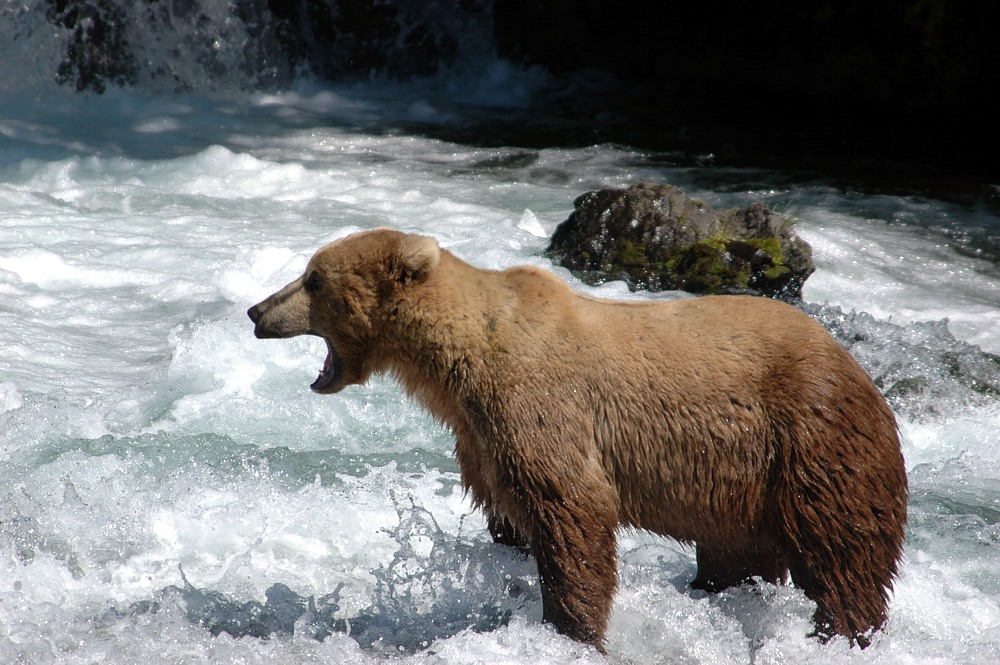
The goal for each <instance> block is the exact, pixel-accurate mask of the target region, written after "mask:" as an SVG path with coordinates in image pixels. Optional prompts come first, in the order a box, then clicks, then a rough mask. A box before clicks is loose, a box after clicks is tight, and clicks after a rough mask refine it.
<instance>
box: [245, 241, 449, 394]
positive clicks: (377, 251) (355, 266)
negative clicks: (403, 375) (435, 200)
mask: <svg viewBox="0 0 1000 665" xmlns="http://www.w3.org/2000/svg"><path fill="white" fill-rule="evenodd" d="M440 259H441V250H440V248H439V247H438V244H437V241H436V240H434V239H433V238H428V237H426V236H419V235H412V234H407V233H402V232H400V231H396V230H393V229H374V230H371V231H365V232H362V233H356V234H354V235H350V236H347V237H346V238H341V239H340V240H337V241H334V242H332V243H330V244H329V245H326V246H324V247H322V248H320V249H319V250H318V251H317V252H316V253H315V254H314V255H313V257H312V259H310V260H309V265H308V266H306V270H305V272H304V273H303V274H302V276H301V277H299V278H298V279H296V280H295V281H294V282H292V283H290V284H288V285H287V286H285V287H284V288H283V289H281V290H280V291H278V292H276V293H274V294H273V295H271V296H270V297H268V298H267V299H265V300H263V301H261V302H259V303H257V304H256V305H254V306H253V307H251V308H250V309H249V310H247V316H249V317H250V320H251V321H253V323H254V334H255V335H256V336H257V337H258V338H260V339H264V338H278V337H294V336H296V335H316V336H318V337H322V338H323V339H324V340H326V347H327V356H326V362H325V363H324V364H323V369H322V371H320V373H319V377H318V378H317V379H316V381H315V382H313V384H312V386H311V388H312V389H313V390H314V391H315V392H318V393H335V392H338V391H340V390H342V389H343V388H344V387H345V386H348V385H351V384H355V383H364V382H365V381H366V380H367V379H368V377H369V376H370V375H371V374H372V372H373V371H380V370H382V369H384V368H382V367H381V366H380V363H381V362H383V360H384V359H382V358H380V357H378V356H379V350H378V342H379V340H380V332H381V331H384V330H385V326H386V324H387V322H388V320H389V319H390V318H391V317H392V316H393V314H394V310H395V308H396V307H397V304H398V303H399V302H400V300H401V299H402V298H403V297H404V293H405V291H406V290H407V289H409V288H412V287H413V286H414V285H415V284H419V283H421V282H423V281H424V280H425V279H426V278H427V276H428V275H429V274H430V273H431V272H432V271H433V270H434V269H435V268H436V267H437V265H438V263H439V262H440Z"/></svg>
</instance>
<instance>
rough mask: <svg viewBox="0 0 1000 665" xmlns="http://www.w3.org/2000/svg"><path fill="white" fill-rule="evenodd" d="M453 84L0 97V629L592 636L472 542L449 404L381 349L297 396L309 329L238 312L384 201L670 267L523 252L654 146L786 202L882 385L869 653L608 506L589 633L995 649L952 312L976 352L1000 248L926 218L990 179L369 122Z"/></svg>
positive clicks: (992, 423) (788, 648)
mask: <svg viewBox="0 0 1000 665" xmlns="http://www.w3.org/2000/svg"><path fill="white" fill-rule="evenodd" d="M513 76H514V74H513V73H512V72H511V71H509V70H508V69H505V68H504V66H503V65H497V66H496V68H494V69H493V70H491V74H490V76H487V77H485V78H484V79H483V80H480V81H474V82H473V81H466V82H464V84H463V85H466V86H469V87H466V88H465V89H464V90H465V92H468V93H469V95H466V99H468V98H469V97H470V96H472V97H477V99H478V100H479V103H482V104H485V103H489V104H496V103H499V102H501V101H502V102H504V103H507V104H516V103H518V100H519V99H520V97H519V95H522V94H527V92H526V90H527V87H525V86H528V87H530V84H531V77H530V76H527V77H521V78H513ZM490 77H492V79H491V78H490ZM450 84H451V85H455V82H454V81H452V82H451V83H450ZM508 89H509V90H512V92H509V93H508V94H507V96H506V97H502V98H501V97H497V95H502V93H501V91H503V90H508ZM470 91H471V92H470ZM450 114H451V111H450V110H449V109H447V108H444V107H443V106H442V104H441V103H440V101H439V100H438V99H436V98H432V97H429V96H422V95H421V94H420V87H419V86H411V87H400V86H391V85H389V84H385V85H382V86H379V85H373V86H361V87H357V86H356V87H353V88H341V89H338V90H334V89H320V88H314V87H309V86H303V87H301V88H299V89H298V91H297V92H295V93H291V92H289V93H284V94H277V93H275V94H268V95H263V94H257V95H254V94H245V95H230V96H227V97H220V98H213V97H206V96H200V97H199V96H194V95H192V96H188V97H184V96H173V95H171V96H146V95H143V94H141V93H132V92H129V93H125V92H120V91H118V92H115V91H112V92H110V93H109V94H108V95H106V96H103V97H88V96H70V95H66V94H63V93H59V92H51V91H45V90H42V91H41V92H37V93H36V94H34V95H30V96H24V97H19V98H15V97H12V96H8V97H6V98H5V99H3V100H2V101H0V662H25V663H45V662H71V663H76V662H79V663H92V662H107V663H114V662H123V663H125V662H149V663H159V662H163V663H178V662H192V663H193V662H251V663H252V662H326V663H368V662H382V661H385V660H387V659H389V658H400V659H402V661H403V662H413V663H465V662H479V663H510V662H525V663H526V662H533V663H585V662H594V663H598V662H603V660H604V659H603V658H602V657H601V656H599V655H598V654H597V653H596V652H594V651H592V650H590V649H588V648H585V647H582V646H580V645H578V644H575V643H573V642H572V641H570V640H567V639H565V638H563V637H561V636H559V635H558V634H556V633H555V632H554V631H553V630H552V629H551V628H550V627H548V626H546V625H544V624H542V623H541V621H540V619H541V597H540V593H539V591H538V588H537V583H536V581H535V568H534V563H533V562H532V561H531V560H530V559H525V558H523V557H522V556H521V555H520V554H518V553H516V552H514V551H512V550H510V549H508V548H504V547H500V546H494V545H492V544H491V543H490V542H489V538H488V536H487V534H486V531H485V525H484V522H483V519H482V518H481V516H480V515H478V514H476V513H473V512H472V511H471V508H470V506H469V503H468V501H467V499H466V497H464V496H463V494H462V491H461V488H460V486H459V477H458V472H457V467H456V465H455V463H454V461H453V459H452V457H451V448H452V439H451V437H450V435H449V433H448V432H446V431H445V430H443V429H442V428H440V427H439V426H438V425H436V424H435V423H434V422H433V421H432V420H431V419H430V418H429V417H428V416H427V415H426V414H424V413H423V412H422V411H421V410H420V409H419V408H418V407H417V406H416V405H414V404H412V403H410V402H408V401H407V400H406V399H405V398H404V397H403V396H402V395H401V393H400V391H399V390H398V388H397V387H396V386H395V385H393V384H392V383H391V382H389V381H385V380H375V381H373V382H372V384H371V385H369V386H367V387H362V388H351V389H348V390H346V391H344V392H343V393H341V394H339V395H337V396H334V397H322V396H318V395H314V394H312V393H311V392H310V391H309V390H308V384H309V383H310V382H311V381H312V380H313V378H314V377H315V374H316V372H317V371H318V370H319V368H320V366H321V364H322V360H323V355H324V353H325V352H324V349H323V348H322V342H319V341H317V340H314V339H303V338H299V339H294V340H270V341H260V340H256V339H254V338H253V335H252V330H251V326H250V324H249V321H248V320H247V319H246V316H245V310H246V308H247V307H248V306H249V305H251V304H253V303H254V302H256V301H257V300H259V299H260V298H262V297H263V296H265V295H267V294H269V293H270V292H272V291H273V290H275V289H276V288H278V287H280V286H281V285H283V284H284V283H286V282H287V281H289V280H291V279H293V278H294V277H295V276H297V274H298V273H299V272H300V271H301V269H302V268H303V266H304V265H305V262H306V261H307V259H308V257H309V256H310V255H311V253H312V251H313V250H314V249H315V248H317V247H318V246H320V245H321V244H323V243H325V242H327V241H330V240H332V239H334V238H337V237H340V236H343V235H345V234H347V233H350V232H352V231H355V230H358V229H364V228H370V227H374V226H378V225H391V226H395V227H398V228H401V229H404V230H408V231H419V232H423V233H428V234H433V235H435V236H436V237H438V238H439V239H440V241H441V243H442V244H443V245H444V246H445V247H447V248H449V249H450V250H452V251H453V252H455V253H456V254H458V255H459V256H461V257H462V258H464V259H466V260H468V261H470V262H472V263H474V264H476V265H479V266H483V267H489V268H503V267H507V266H511V265H516V264H521V263H530V264H534V265H537V266H540V267H542V268H544V269H547V270H552V271H554V272H555V273H556V274H558V275H560V276H561V277H563V278H565V279H567V280H568V281H570V282H571V283H573V284H574V286H576V288H579V289H581V290H583V291H588V292H597V293H600V294H602V295H607V296H613V297H628V298H672V297H677V296H678V294H655V295H651V294H630V293H628V291H627V289H626V288H625V287H624V285H622V284H620V283H612V284H606V285H604V286H602V287H598V288H589V287H585V286H583V285H582V284H580V283H579V282H578V281H577V280H575V279H574V278H573V277H572V276H571V275H570V274H569V273H568V272H566V271H565V270H562V269H560V268H555V267H553V266H552V265H551V263H550V262H549V261H548V259H546V258H544V256H543V255H542V252H543V250H544V248H545V246H546V245H547V236H548V235H549V234H551V232H552V230H553V229H554V227H555V226H556V224H558V223H559V222H560V221H562V220H563V219H565V218H566V216H567V215H568V213H569V212H570V210H571V209H572V201H573V199H574V198H575V197H576V196H577V195H579V194H580V193H582V192H584V191H587V190H589V189H592V188H595V187H598V186H602V185H625V184H628V183H632V182H636V181H640V180H645V179H648V180H657V181H667V182H671V183H673V184H676V185H678V186H680V187H682V188H685V189H686V190H687V191H688V192H689V194H691V195H692V196H696V197H699V198H702V199H705V200H708V201H710V202H711V203H713V205H717V206H725V205H734V204H737V203H745V202H746V201H749V200H766V201H768V202H769V203H770V204H771V205H772V206H773V207H775V208H777V209H779V210H781V211H782V212H785V213H786V214H789V215H791V216H793V217H795V218H797V219H798V220H799V221H798V229H799V231H800V233H801V234H802V235H803V236H804V237H805V238H806V239H807V240H809V241H810V242H811V243H812V245H813V247H814V251H815V258H816V261H817V264H818V270H817V272H816V274H815V275H813V276H812V277H811V278H810V279H809V281H808V282H807V284H806V288H805V294H804V295H805V299H806V301H808V302H811V303H814V306H813V309H811V310H810V311H811V313H813V314H814V315H816V316H817V317H818V318H820V319H821V320H823V321H824V323H826V324H827V325H828V326H830V327H831V329H833V330H834V331H835V332H836V333H837V334H838V336H839V337H840V338H841V339H842V341H844V343H845V344H847V345H848V346H849V348H851V350H852V352H853V353H855V354H856V355H857V356H858V357H859V359H861V361H862V362H863V363H864V364H865V366H866V368H868V369H869V371H871V372H872V373H873V374H874V375H876V378H877V380H879V382H880V386H881V387H882V388H883V390H885V391H886V393H887V395H889V397H890V400H891V402H892V404H893V406H894V408H895V409H896V410H897V413H898V414H899V419H900V426H901V430H902V433H903V438H904V452H905V455H906V459H907V467H908V471H909V474H910V480H911V489H912V505H911V510H910V526H909V530H908V542H907V546H906V559H905V562H904V563H903V566H902V572H901V575H900V578H899V580H898V584H897V586H896V590H895V594H894V598H893V602H892V605H891V609H890V619H889V622H888V624H887V626H886V630H885V631H884V632H883V633H881V634H879V635H877V636H876V637H875V640H874V643H873V645H872V646H871V647H870V648H869V649H868V650H866V651H865V652H863V653H862V652H860V651H858V650H856V649H854V650H852V649H850V648H849V647H848V645H847V643H846V641H844V640H834V641H833V642H831V643H829V644H826V645H823V644H820V643H819V642H818V641H816V640H814V639H809V638H807V637H806V634H807V633H808V632H809V630H810V628H811V626H810V617H811V614H812V611H813V607H812V605H811V603H810V602H809V601H808V600H807V599H806V598H805V597H804V596H803V595H802V593H801V592H800V591H799V590H798V589H796V588H794V586H786V587H780V588H779V587H771V586H761V587H757V588H741V589H735V590H730V591H727V592H724V593H721V594H718V595H708V594H704V593H701V592H693V591H691V590H690V589H688V588H687V586H686V585H687V583H688V581H689V580H690V579H691V578H692V577H693V574H694V559H693V553H692V552H691V551H690V550H689V549H686V548H684V547H681V546H679V545H678V544H676V543H674V542H671V541H669V540H665V539H660V538H655V537H652V536H649V535H646V534H641V533H631V532H623V533H622V534H621V544H620V552H621V563H620V573H621V589H620V591H619V594H618V597H617V600H616V603H615V609H614V616H613V618H612V621H611V627H610V634H609V640H608V651H609V657H610V660H611V661H612V662H619V663H650V662H684V663H692V662H703V663H750V662H753V663H788V662H796V663H809V662H816V663H824V664H827V663H845V662H855V661H862V660H863V661H864V662H879V663H917V662H919V663H955V662H969V663H992V662H994V661H995V658H996V653H997V651H998V649H1000V395H998V394H997V388H998V386H1000V383H998V379H997V377H998V376H1000V366H998V364H997V361H996V359H995V358H993V357H991V356H988V355H985V354H984V353H982V352H981V351H980V350H979V349H977V348H975V346H972V345H978V346H979V347H981V349H982V350H983V351H989V352H991V353H1000V335H998V334H997V332H996V331H997V330H998V324H1000V309H998V307H997V303H1000V273H998V271H997V269H996V266H995V265H992V264H989V263H987V262H986V261H982V260H978V259H974V258H968V257H967V256H963V255H961V254H959V253H957V252H955V251H954V250H953V249H952V248H951V246H950V245H949V243H948V241H947V240H946V236H945V235H943V234H941V233H937V232H935V231H934V230H933V229H934V228H935V227H936V226H939V225H941V224H944V221H942V220H947V223H949V224H953V225H962V224H973V223H982V220H983V213H982V212H981V211H977V212H975V213H974V212H971V211H965V210H963V209H960V208H957V207H955V206H951V205H948V204H945V203H942V202H939V201H935V200H928V199H915V198H906V197H890V196H878V197H875V196H866V195H863V194H858V193H851V192H846V191H842V190H839V189H837V188H836V187H834V186H833V185H829V184H823V183H815V182H811V183H806V184H767V178H766V174H763V175H762V174H760V173H751V172H732V171H730V172H716V171H713V170H712V169H711V168H680V167H669V166H663V165H662V162H661V161H659V160H655V159H648V156H647V155H645V154H643V153H640V152H637V151H631V150H627V149H622V148H616V147H613V146H596V147H591V148H581V149H544V150H527V149H514V148H509V149H507V148H498V149H483V148H472V147H466V146H462V145H456V144H451V143H447V142H444V141H439V140H432V139H428V138H420V137H418V136H415V135H411V134H407V133H404V132H399V131H396V132H393V131H384V130H383V129H379V130H378V131H376V128H382V127H385V126H392V125H393V124H394V123H402V122H406V121H412V120H419V121H422V122H435V121H445V120H449V119H451V118H452V116H451V115H450ZM762 182H764V183H765V184H761V183H762ZM780 182H781V181H780V180H779V179H774V180H773V183H780ZM987 222H988V223H992V224H995V223H996V220H995V219H992V218H991V219H988V220H987ZM823 303H829V304H830V305H836V306H839V307H840V309H835V308H832V307H823V306H822V305H823ZM852 310H858V311H863V312H868V313H870V314H871V315H872V316H871V317H869V316H866V315H856V316H855V315H852V313H851V312H852ZM944 319H947V320H948V323H944V321H943V320H944ZM927 322H930V323H927ZM952 335H954V337H953V336H952ZM956 338H957V339H956ZM970 344H971V345H970Z"/></svg>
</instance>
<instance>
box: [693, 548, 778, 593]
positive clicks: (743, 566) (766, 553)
mask: <svg viewBox="0 0 1000 665" xmlns="http://www.w3.org/2000/svg"><path fill="white" fill-rule="evenodd" d="M697 561H698V574H697V576H696V577H695V578H694V580H692V581H691V588H692V589H700V590H703V591H709V592H712V593H715V592H718V591H722V590H723V589H728V588H729V587H732V586H737V585H740V584H743V583H745V582H749V581H751V579H752V578H754V577H760V578H761V579H763V580H764V581H765V582H770V583H771V584H780V583H784V582H785V580H786V579H787V578H788V563H787V562H786V561H785V558H784V557H783V556H782V555H781V553H780V551H779V550H778V549H777V548H772V547H759V546H749V547H744V548H734V547H731V546H730V547H720V546H710V545H706V544H704V543H698V549H697Z"/></svg>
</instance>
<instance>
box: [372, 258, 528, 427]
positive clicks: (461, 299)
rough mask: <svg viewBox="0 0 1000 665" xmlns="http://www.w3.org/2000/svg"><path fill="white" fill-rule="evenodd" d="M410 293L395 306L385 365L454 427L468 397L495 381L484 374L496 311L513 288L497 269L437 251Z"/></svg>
mask: <svg viewBox="0 0 1000 665" xmlns="http://www.w3.org/2000/svg"><path fill="white" fill-rule="evenodd" d="M413 289H414V290H413V295H414V296H415V297H413V298H407V299H406V300H405V301H404V304H402V305H401V306H400V307H399V308H398V315H397V317H396V320H395V327H396V329H395V330H394V331H393V334H391V335H387V336H385V338H386V339H395V340H398V344H397V345H396V346H395V348H387V349H386V352H385V358H386V360H387V361H388V363H387V364H388V367H387V369H388V371H389V373H391V374H392V375H393V376H394V377H395V378H396V379H397V380H398V381H399V382H400V384H401V385H402V386H403V388H404V390H406V392H407V393H408V394H410V395H411V396H413V397H414V398H416V399H417V400H418V401H420V402H421V403H422V404H423V405H424V406H425V407H426V408H428V410H429V411H430V412H431V413H434V414H436V415H438V416H439V417H441V419H442V420H444V421H445V422H446V424H448V425H450V426H452V427H455V426H456V424H457V420H458V419H460V418H461V417H462V416H461V415H460V414H462V413H463V412H464V411H465V410H466V409H467V405H468V403H469V402H470V401H476V402H478V401H479V400H481V399H484V398H486V397H487V396H484V395H482V394H480V393H482V392H483V390H489V389H490V387H491V386H493V385H494V379H495V377H491V376H489V374H490V372H489V371H487V368H488V367H490V366H492V363H491V362H490V358H491V356H492V355H493V353H494V349H493V348H492V347H493V334H492V333H493V330H492V328H493V327H494V326H495V320H496V313H497V312H498V311H500V310H502V309H503V308H504V307H505V303H508V302H509V301H510V299H511V298H512V294H510V293H509V292H507V290H506V289H505V288H502V287H498V284H497V280H496V273H493V272H491V271H486V270H480V269H478V268H476V267H474V266H471V265H469V264H467V263H465V262H464V261H462V260H460V259H458V258H456V257H454V256H453V255H451V254H450V253H449V252H446V251H443V250H442V252H441V263H440V265H439V266H438V267H437V268H436V269H435V270H434V272H433V273H432V274H431V275H430V276H428V278H427V281H426V282H424V283H423V284H420V285H416V286H414V287H413Z"/></svg>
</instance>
